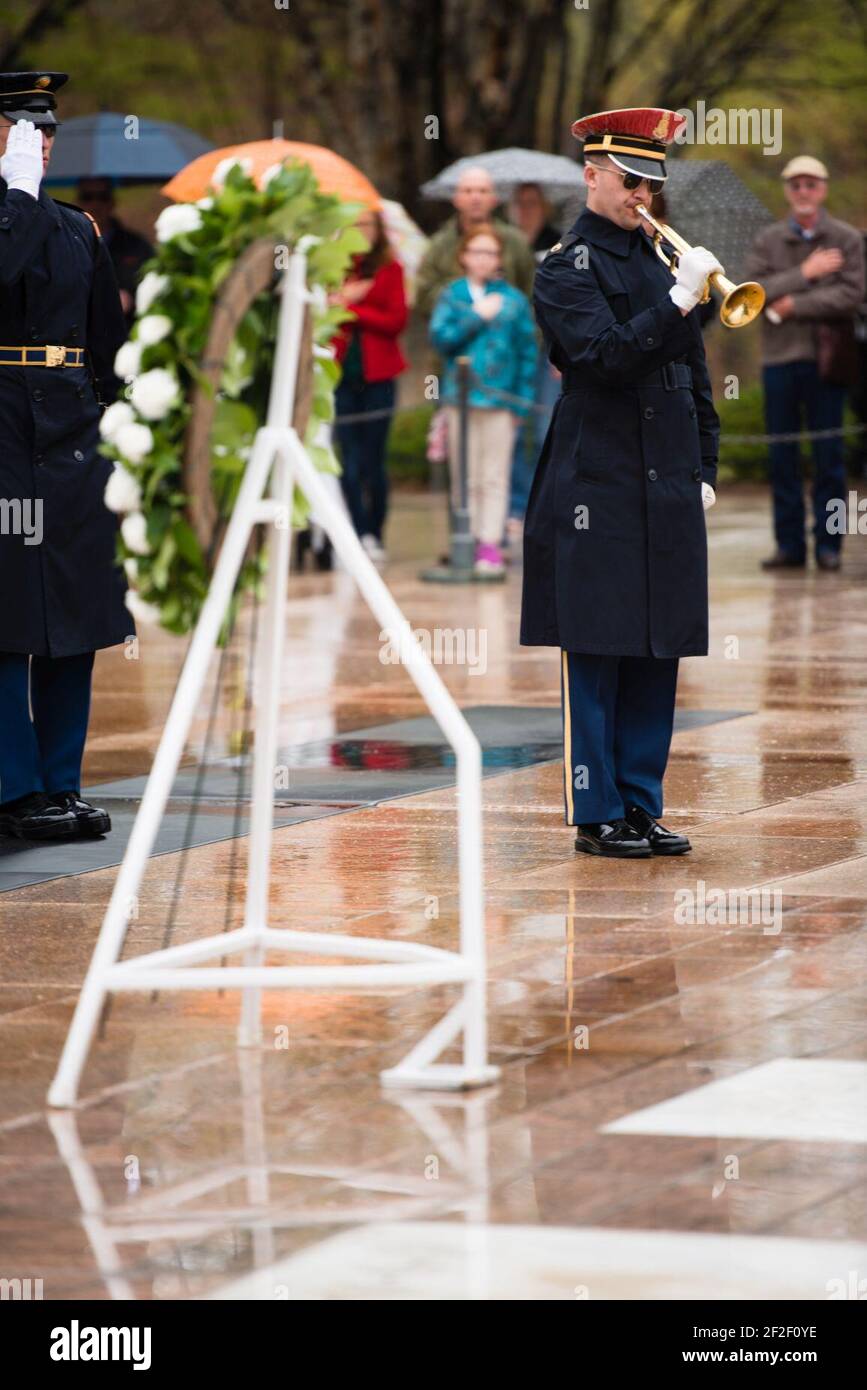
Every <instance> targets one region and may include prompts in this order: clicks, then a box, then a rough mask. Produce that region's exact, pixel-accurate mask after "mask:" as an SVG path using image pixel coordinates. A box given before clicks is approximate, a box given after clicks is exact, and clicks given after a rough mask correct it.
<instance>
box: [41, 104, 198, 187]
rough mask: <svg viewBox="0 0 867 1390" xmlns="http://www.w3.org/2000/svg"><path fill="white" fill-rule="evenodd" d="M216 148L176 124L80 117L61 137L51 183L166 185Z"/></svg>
mask: <svg viewBox="0 0 867 1390" xmlns="http://www.w3.org/2000/svg"><path fill="white" fill-rule="evenodd" d="M213 148H214V146H213V145H212V144H211V143H210V141H208V140H203V139H202V137H201V135H197V134H196V132H195V131H193V130H187V129H186V127H185V126H182V125H174V124H172V122H171V121H151V120H148V119H146V118H145V117H136V116H124V115H121V113H120V112H118V111H100V112H98V113H97V114H96V115H94V116H75V117H73V119H72V120H70V121H64V122H63V123H62V125H61V126H60V129H59V130H58V132H57V140H56V141H55V148H54V150H52V154H51V165H50V168H49V176H48V178H47V179H46V183H50V184H62V183H63V184H65V183H77V182H78V180H79V179H114V180H115V181H116V182H118V183H126V184H130V183H163V182H164V181H165V180H166V179H168V178H171V176H172V174H176V173H177V172H178V170H179V169H183V167H184V165H186V164H189V162H190V160H191V159H196V158H197V157H198V156H199V155H200V154H206V153H207V151H208V150H212V149H213Z"/></svg>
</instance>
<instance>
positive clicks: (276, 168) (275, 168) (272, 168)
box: [259, 163, 283, 188]
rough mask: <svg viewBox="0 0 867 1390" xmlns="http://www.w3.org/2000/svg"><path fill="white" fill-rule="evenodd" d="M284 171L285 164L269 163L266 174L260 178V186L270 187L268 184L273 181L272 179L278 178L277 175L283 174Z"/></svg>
mask: <svg viewBox="0 0 867 1390" xmlns="http://www.w3.org/2000/svg"><path fill="white" fill-rule="evenodd" d="M282 172H283V165H282V164H281V163H277V164H269V165H268V168H267V169H266V170H265V172H264V174H263V175H262V177H261V179H260V180H259V187H260V188H267V187H268V184H269V183H270V182H271V180H272V179H276V177H277V175H278V174H281V173H282Z"/></svg>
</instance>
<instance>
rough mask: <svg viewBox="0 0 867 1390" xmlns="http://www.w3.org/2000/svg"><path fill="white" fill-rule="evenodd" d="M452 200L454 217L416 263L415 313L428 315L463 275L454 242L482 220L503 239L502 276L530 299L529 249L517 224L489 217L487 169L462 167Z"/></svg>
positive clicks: (493, 201) (492, 194)
mask: <svg viewBox="0 0 867 1390" xmlns="http://www.w3.org/2000/svg"><path fill="white" fill-rule="evenodd" d="M452 202H453V203H454V206H455V216H454V217H451V218H449V220H448V222H447V223H446V225H445V226H444V227H442V228H441V229H440V230H439V231H438V232H437V233H436V234H435V235H434V236H433V237H432V238H431V242H430V245H429V246H428V249H427V251H426V252H425V256H424V260H423V261H422V263H421V265H420V266H419V271H418V277H417V279H416V292H415V308H416V311H417V313H419V314H421V315H422V316H423V317H424V318H430V316H431V314H432V313H433V310H434V305H435V304H436V302H437V300H438V299H439V297H440V295H441V293H442V291H443V290H444V289H445V287H446V285H448V284H450V283H451V282H452V281H453V280H457V279H458V278H459V277H460V276H461V275H462V274H463V272H462V270H461V268H460V266H459V265H458V262H457V249H458V242H459V240H460V238H461V236H462V235H463V234H464V232H467V231H470V230H471V229H472V228H473V227H474V226H480V225H481V224H482V223H484V222H488V223H490V224H491V225H492V226H493V227H496V229H497V231H498V232H499V233H500V235H501V236H502V238H503V261H502V277H503V279H504V280H507V281H508V282H509V284H510V285H514V286H515V288H516V289H519V290H522V291H523V293H524V294H525V295H526V296H527V298H528V299H530V298H531V296H532V294H533V275H534V273H535V270H536V263H535V260H534V257H533V252H532V251H531V250H530V247H529V245H528V243H527V240H526V238H525V237H524V235H523V233H522V232H520V231H518V229H517V227H513V226H511V225H510V224H509V223H508V222H502V221H500V219H499V218H494V217H492V215H491V214H492V213H493V210H494V208H495V207H496V206H497V203H498V202H499V199H498V197H497V193H496V190H495V188H494V185H493V181H492V179H491V176H490V174H489V173H488V172H487V170H486V169H478V168H477V169H465V170H464V171H463V173H462V174H461V176H460V178H459V179H458V185H457V188H456V189H455V194H454V197H453V198H452Z"/></svg>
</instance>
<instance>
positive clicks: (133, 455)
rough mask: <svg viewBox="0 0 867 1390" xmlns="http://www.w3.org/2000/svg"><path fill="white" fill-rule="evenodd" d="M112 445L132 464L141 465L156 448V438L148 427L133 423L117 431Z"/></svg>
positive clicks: (122, 426)
mask: <svg viewBox="0 0 867 1390" xmlns="http://www.w3.org/2000/svg"><path fill="white" fill-rule="evenodd" d="M112 443H113V445H114V447H115V449H117V452H118V453H119V454H123V457H124V458H125V459H129V461H130V463H141V461H142V459H145V458H147V456H148V454H149V453H150V451H151V449H152V448H153V447H154V437H153V434H152V433H151V431H150V429H149V428H148V426H147V425H140V424H138V423H137V422H132V423H130V424H128V425H121V427H120V429H119V430H116V431H115V436H114V439H113V440H112Z"/></svg>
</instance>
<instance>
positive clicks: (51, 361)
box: [45, 343, 66, 367]
mask: <svg viewBox="0 0 867 1390" xmlns="http://www.w3.org/2000/svg"><path fill="white" fill-rule="evenodd" d="M65 361H66V348H65V347H55V346H54V345H53V344H52V343H46V345H45V365H46V367H62V366H63V364H64V362H65Z"/></svg>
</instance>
